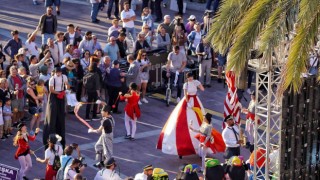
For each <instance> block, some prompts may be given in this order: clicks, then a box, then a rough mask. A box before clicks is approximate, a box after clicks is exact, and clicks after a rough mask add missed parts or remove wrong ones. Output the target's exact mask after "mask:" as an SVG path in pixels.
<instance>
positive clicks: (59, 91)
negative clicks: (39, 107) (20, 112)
mask: <svg viewBox="0 0 320 180" xmlns="http://www.w3.org/2000/svg"><path fill="white" fill-rule="evenodd" d="M68 88H69V84H68V78H67V76H66V75H63V74H62V71H61V68H60V67H56V68H55V70H54V76H52V77H51V78H50V80H49V98H48V103H47V110H46V111H47V116H46V119H45V122H44V127H43V144H44V145H47V140H48V138H49V134H51V133H56V134H58V135H59V136H61V138H62V139H61V144H62V146H63V147H64V146H65V143H66V142H65V109H66V108H65V90H66V89H68ZM61 152H62V150H61Z"/></svg>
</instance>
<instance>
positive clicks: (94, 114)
mask: <svg viewBox="0 0 320 180" xmlns="http://www.w3.org/2000/svg"><path fill="white" fill-rule="evenodd" d="M87 95H88V102H96V101H97V100H98V94H97V92H96V91H93V92H88V91H87ZM90 110H91V104H87V107H86V118H87V119H88V118H89V114H90ZM92 111H93V112H92V117H93V118H94V117H97V104H94V105H93V110H92Z"/></svg>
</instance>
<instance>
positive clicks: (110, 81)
mask: <svg viewBox="0 0 320 180" xmlns="http://www.w3.org/2000/svg"><path fill="white" fill-rule="evenodd" d="M112 64H113V66H112V68H111V69H110V73H109V74H108V76H107V86H108V95H109V100H108V105H109V106H110V107H112V112H113V113H116V114H120V113H121V111H119V110H118V105H119V101H118V96H119V92H120V91H121V87H122V82H124V79H123V76H124V73H122V72H121V71H120V69H119V61H118V60H115V61H113V62H112Z"/></svg>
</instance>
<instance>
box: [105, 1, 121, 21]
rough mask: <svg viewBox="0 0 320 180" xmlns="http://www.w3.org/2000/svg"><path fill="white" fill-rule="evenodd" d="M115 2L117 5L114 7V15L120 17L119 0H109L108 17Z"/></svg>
mask: <svg viewBox="0 0 320 180" xmlns="http://www.w3.org/2000/svg"><path fill="white" fill-rule="evenodd" d="M113 3H114V5H115V7H114V15H115V16H117V17H119V0H109V6H108V11H107V14H108V17H110V16H111V11H112V6H113Z"/></svg>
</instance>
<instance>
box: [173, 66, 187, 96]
mask: <svg viewBox="0 0 320 180" xmlns="http://www.w3.org/2000/svg"><path fill="white" fill-rule="evenodd" d="M175 77H176V73H175V72H171V73H170V85H171V86H172V85H173V84H174V79H175ZM183 77H184V73H183V72H182V73H179V75H178V81H177V98H178V97H179V98H181V94H182V86H183V79H184V78H183Z"/></svg>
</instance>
